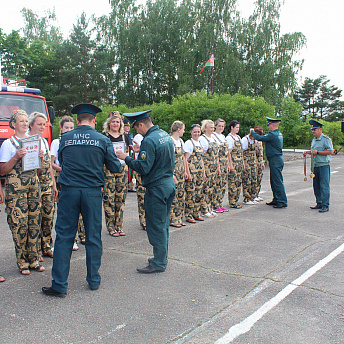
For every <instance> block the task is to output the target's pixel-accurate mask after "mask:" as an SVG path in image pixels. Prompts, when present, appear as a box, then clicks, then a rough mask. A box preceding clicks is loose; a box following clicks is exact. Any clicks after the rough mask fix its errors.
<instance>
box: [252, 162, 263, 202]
mask: <svg viewBox="0 0 344 344" xmlns="http://www.w3.org/2000/svg"><path fill="white" fill-rule="evenodd" d="M262 179H263V166H262V164H259V163H258V166H257V188H256V194H255V195H254V197H258V195H259V192H260V188H261V186H262Z"/></svg>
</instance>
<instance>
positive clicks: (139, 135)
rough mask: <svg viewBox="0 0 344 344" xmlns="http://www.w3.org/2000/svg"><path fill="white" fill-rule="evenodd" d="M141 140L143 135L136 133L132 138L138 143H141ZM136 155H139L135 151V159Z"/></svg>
mask: <svg viewBox="0 0 344 344" xmlns="http://www.w3.org/2000/svg"><path fill="white" fill-rule="evenodd" d="M142 140H143V136H142V135H141V134H136V135H135V136H134V138H133V141H135V142H136V143H138V144H139V145H141V142H142ZM133 143H134V142H133ZM138 156H139V153H135V159H137V158H138Z"/></svg>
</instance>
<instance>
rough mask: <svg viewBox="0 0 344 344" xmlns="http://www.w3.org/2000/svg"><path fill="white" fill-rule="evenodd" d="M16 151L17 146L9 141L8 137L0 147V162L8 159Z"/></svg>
mask: <svg viewBox="0 0 344 344" xmlns="http://www.w3.org/2000/svg"><path fill="white" fill-rule="evenodd" d="M16 153H17V148H16V147H15V146H14V144H13V143H12V142H11V140H10V139H7V140H5V141H4V142H3V144H2V145H1V148H0V162H8V161H10V160H11V159H12V158H13V157H14V156H15V155H16Z"/></svg>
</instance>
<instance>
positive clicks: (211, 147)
mask: <svg viewBox="0 0 344 344" xmlns="http://www.w3.org/2000/svg"><path fill="white" fill-rule="evenodd" d="M201 130H202V132H203V134H202V135H201V136H200V138H199V141H200V142H201V144H202V147H203V161H204V169H205V175H206V177H207V179H206V181H205V182H204V184H203V200H202V205H201V210H202V213H203V215H204V216H206V217H214V216H217V214H216V213H215V212H214V209H216V208H215V207H216V203H217V201H216V179H217V176H218V175H220V174H221V170H220V164H219V148H220V147H219V145H218V143H217V142H216V140H215V138H214V135H213V133H214V130H215V125H214V122H213V121H212V120H210V119H205V120H203V121H202V126H201Z"/></svg>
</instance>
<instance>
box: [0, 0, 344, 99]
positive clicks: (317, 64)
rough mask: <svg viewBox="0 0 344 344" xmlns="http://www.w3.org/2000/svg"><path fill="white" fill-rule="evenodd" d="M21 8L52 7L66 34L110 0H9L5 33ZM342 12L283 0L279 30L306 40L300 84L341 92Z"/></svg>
mask: <svg viewBox="0 0 344 344" xmlns="http://www.w3.org/2000/svg"><path fill="white" fill-rule="evenodd" d="M2 1H4V0H2ZM141 1H144V0H141ZM253 3H254V0H238V4H239V10H240V11H241V12H242V14H243V16H245V17H247V16H249V15H250V14H251V13H252V12H253V9H254V5H253ZM95 4H96V5H95ZM23 7H26V8H30V9H31V10H33V11H34V12H35V13H36V14H38V15H39V16H40V17H41V16H44V15H45V11H46V10H49V9H50V10H52V9H53V8H55V13H56V15H57V22H56V26H60V27H61V29H62V32H63V34H64V36H65V37H67V36H68V35H69V32H70V30H71V29H72V27H73V23H75V22H76V18H77V17H78V16H80V14H81V13H82V12H83V11H84V12H85V13H86V14H87V16H88V17H89V16H91V15H92V14H95V16H97V17H98V16H101V15H104V14H108V13H109V12H110V10H111V7H110V5H109V0H97V1H96V2H95V3H94V2H93V1H87V0H86V1H85V0H34V1H27V0H25V1H24V0H15V1H11V5H6V6H1V11H0V27H1V28H2V29H3V31H4V32H5V33H6V34H8V33H10V32H11V31H12V30H19V29H20V28H21V27H23V26H24V23H23V19H22V16H21V13H20V10H21V9H22V8H23ZM343 13H344V1H343V0H326V1H325V0H285V1H284V5H283V6H282V9H281V19H280V20H281V33H282V34H284V33H289V32H302V33H303V34H304V35H305V36H306V39H307V45H306V47H305V48H303V49H302V50H301V52H300V54H298V55H296V58H297V59H304V60H305V62H304V66H303V70H302V71H301V73H300V74H299V78H298V79H299V84H301V83H302V82H303V81H304V79H305V77H309V78H312V79H315V78H317V77H318V76H320V75H326V76H327V78H328V79H330V85H335V86H337V87H339V88H340V89H341V90H343V93H344V68H343V66H342V63H343V62H342V60H343V58H342V56H343V54H344V40H343V38H342V33H343V32H344V20H343ZM215 62H216V56H215ZM215 68H216V66H215Z"/></svg>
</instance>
